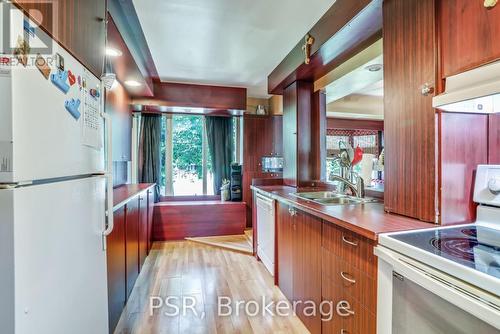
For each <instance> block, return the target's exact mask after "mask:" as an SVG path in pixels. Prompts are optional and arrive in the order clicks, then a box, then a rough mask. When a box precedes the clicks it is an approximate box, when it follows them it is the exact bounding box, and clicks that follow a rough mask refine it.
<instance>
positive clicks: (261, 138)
mask: <svg viewBox="0 0 500 334" xmlns="http://www.w3.org/2000/svg"><path fill="white" fill-rule="evenodd" d="M243 145H244V146H243V202H245V203H246V205H247V208H246V209H247V226H251V223H252V203H253V194H252V190H251V189H250V186H251V185H252V180H253V179H256V178H273V177H280V176H281V173H264V172H262V157H264V156H282V154H283V117H282V116H258V115H245V116H244V119H243Z"/></svg>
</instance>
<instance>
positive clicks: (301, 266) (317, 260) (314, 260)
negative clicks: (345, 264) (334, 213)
mask: <svg viewBox="0 0 500 334" xmlns="http://www.w3.org/2000/svg"><path fill="white" fill-rule="evenodd" d="M291 215H293V220H294V231H293V251H292V254H293V298H294V300H299V301H305V302H314V305H320V303H321V223H322V222H321V220H320V219H318V218H316V217H313V216H311V215H309V214H307V213H304V212H302V211H299V210H296V209H292V212H291ZM307 306H310V305H308V304H307V303H305V304H304V303H301V304H299V305H298V307H297V312H298V316H299V318H300V320H302V322H303V323H304V325H305V326H306V327H307V329H309V331H310V332H311V333H313V334H314V333H321V317H320V315H319V313H317V315H315V316H306V315H305V312H304V311H305V310H304V308H305V307H307Z"/></svg>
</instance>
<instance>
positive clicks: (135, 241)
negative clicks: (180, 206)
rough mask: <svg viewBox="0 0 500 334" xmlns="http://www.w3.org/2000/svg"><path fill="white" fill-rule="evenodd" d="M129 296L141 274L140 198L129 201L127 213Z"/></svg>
mask: <svg viewBox="0 0 500 334" xmlns="http://www.w3.org/2000/svg"><path fill="white" fill-rule="evenodd" d="M126 217H127V218H126V221H125V225H126V238H127V239H126V240H127V246H126V256H127V298H128V297H129V296H130V293H131V292H132V289H133V288H134V284H135V281H136V280H137V277H138V276H139V220H140V218H139V200H138V199H137V198H135V199H133V200H131V201H130V202H128V203H127V215H126Z"/></svg>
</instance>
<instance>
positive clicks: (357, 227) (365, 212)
mask: <svg viewBox="0 0 500 334" xmlns="http://www.w3.org/2000/svg"><path fill="white" fill-rule="evenodd" d="M252 189H253V190H254V191H256V192H259V193H262V194H263V195H267V196H268V197H271V198H274V199H276V200H278V201H280V202H285V203H287V204H289V205H292V206H294V207H296V208H297V209H300V210H302V211H304V212H307V213H309V214H311V215H313V216H316V217H318V218H321V219H323V220H325V221H328V222H330V223H333V224H335V225H338V226H340V227H343V228H345V229H348V230H351V231H353V232H355V233H357V234H359V235H362V236H364V237H366V238H369V239H372V240H377V239H378V235H379V234H380V233H387V232H399V231H408V230H416V229H424V228H433V227H436V225H435V224H431V223H424V222H421V221H419V220H415V219H411V218H407V217H403V216H398V215H394V214H389V213H386V212H385V211H384V204H383V203H366V204H355V205H330V206H325V205H321V204H317V203H314V202H312V201H307V200H303V199H300V198H297V197H295V196H293V195H290V194H291V193H296V192H304V191H322V189H311V188H302V189H297V188H294V187H288V186H283V185H280V186H252Z"/></svg>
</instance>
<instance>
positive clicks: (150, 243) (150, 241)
mask: <svg viewBox="0 0 500 334" xmlns="http://www.w3.org/2000/svg"><path fill="white" fill-rule="evenodd" d="M154 205H155V192H154V189H150V190H148V255H149V251H150V250H151V247H153V212H154Z"/></svg>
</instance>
